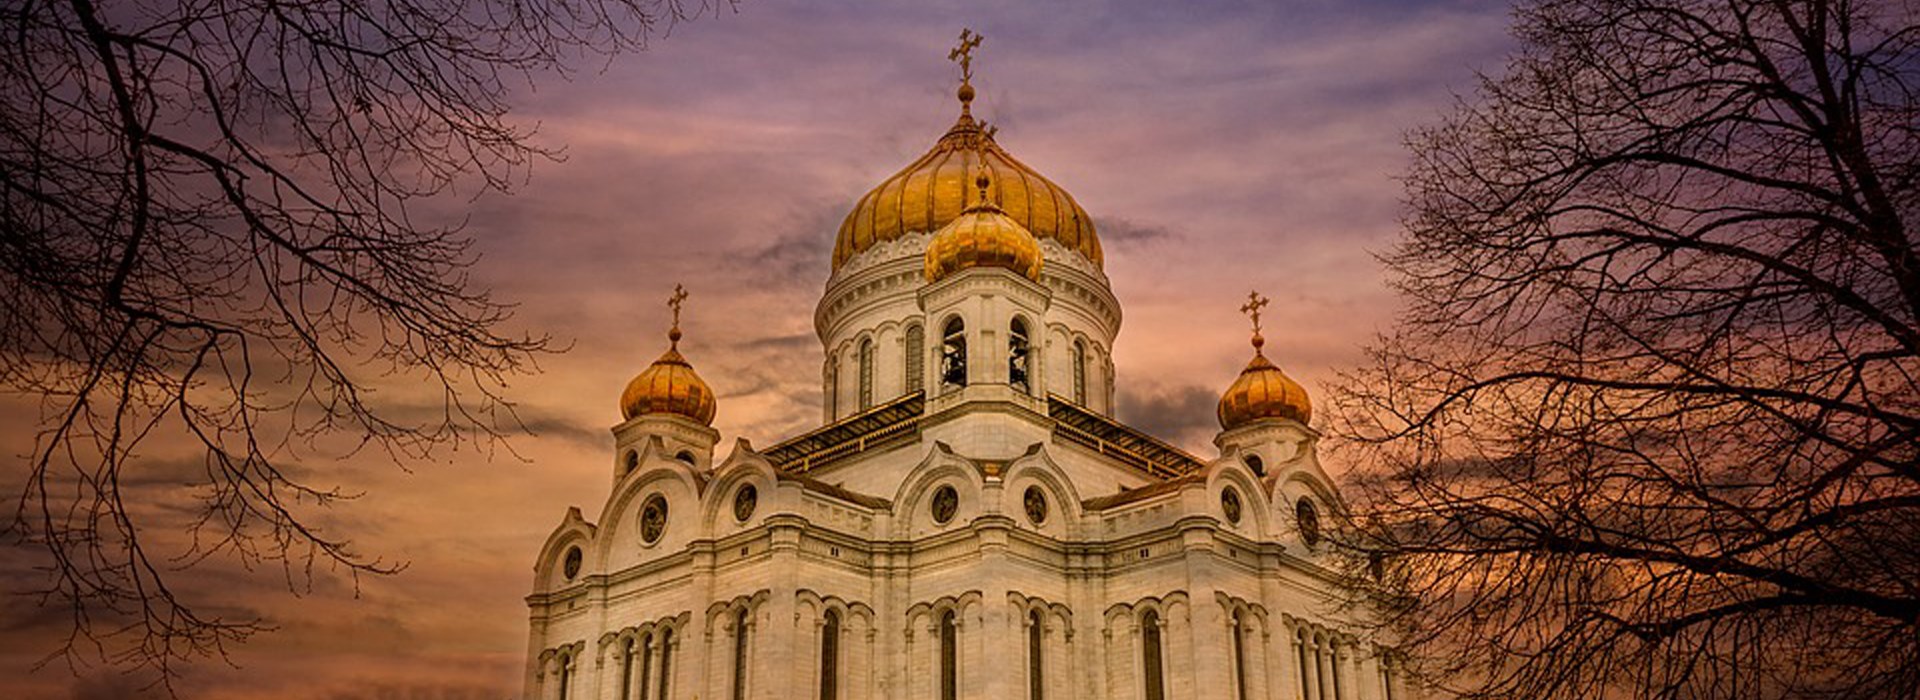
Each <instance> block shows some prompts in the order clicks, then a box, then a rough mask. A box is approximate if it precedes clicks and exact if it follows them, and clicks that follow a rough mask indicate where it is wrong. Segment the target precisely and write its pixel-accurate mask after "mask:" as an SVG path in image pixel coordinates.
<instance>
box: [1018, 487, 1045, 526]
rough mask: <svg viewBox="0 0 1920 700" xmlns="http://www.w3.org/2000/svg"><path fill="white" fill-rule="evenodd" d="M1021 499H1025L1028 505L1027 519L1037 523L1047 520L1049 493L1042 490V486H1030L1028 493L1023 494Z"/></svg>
mask: <svg viewBox="0 0 1920 700" xmlns="http://www.w3.org/2000/svg"><path fill="white" fill-rule="evenodd" d="M1021 500H1022V501H1024V502H1025V503H1026V506H1027V520H1030V521H1032V522H1033V524H1035V525H1040V524H1042V523H1045V522H1047V494H1046V493H1045V492H1043V491H1041V490H1040V487H1038V486H1028V487H1027V492H1026V494H1025V495H1023V496H1021Z"/></svg>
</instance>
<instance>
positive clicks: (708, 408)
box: [620, 329, 718, 425]
mask: <svg viewBox="0 0 1920 700" xmlns="http://www.w3.org/2000/svg"><path fill="white" fill-rule="evenodd" d="M672 337H673V339H674V340H676V341H677V340H679V339H680V338H679V331H678V330H677V329H676V330H675V331H674V334H673V336H672ZM717 408H718V406H717V404H716V402H715V401H714V398H713V389H712V388H711V387H708V386H707V383H706V381H705V380H702V379H701V378H700V375H699V374H696V373H695V372H694V371H693V365H690V364H687V358H685V357H682V356H681V355H680V350H679V348H678V343H676V344H675V347H672V348H669V349H668V350H667V352H666V354H664V355H661V356H660V359H658V360H654V361H653V364H651V365H648V366H647V368H646V369H644V370H641V372H640V374H639V376H636V377H634V378H633V381H630V382H627V389H626V391H623V392H620V415H621V416H623V417H625V418H626V419H628V420H632V419H633V418H634V417H635V416H640V415H646V414H651V413H672V414H677V415H681V416H685V417H687V418H692V419H694V420H696V421H700V424H701V425H713V414H714V411H715V410H716V409H717Z"/></svg>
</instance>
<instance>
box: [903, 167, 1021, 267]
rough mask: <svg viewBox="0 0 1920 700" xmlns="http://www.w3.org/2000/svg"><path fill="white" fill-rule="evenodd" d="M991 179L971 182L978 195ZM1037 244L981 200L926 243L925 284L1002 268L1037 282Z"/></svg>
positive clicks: (986, 178)
mask: <svg viewBox="0 0 1920 700" xmlns="http://www.w3.org/2000/svg"><path fill="white" fill-rule="evenodd" d="M990 181H991V178H988V177H987V175H986V173H981V174H980V177H979V178H978V179H977V180H975V183H976V184H977V185H978V186H979V188H980V190H981V191H982V192H985V191H986V190H987V187H988V186H989V185H990V184H991V183H990ZM1041 257H1042V256H1041V254H1040V241H1039V239H1036V238H1034V237H1033V233H1032V232H1031V231H1028V230H1027V228H1026V227H1025V226H1021V225H1020V222H1018V221H1014V220H1013V217H1010V216H1007V213H1006V212H1005V211H1003V210H1001V209H1000V207H997V206H994V205H993V204H992V203H991V202H989V201H987V200H986V199H985V198H984V197H983V198H981V199H980V200H979V201H977V202H976V203H975V204H974V205H973V206H970V207H967V210H966V211H964V212H961V213H960V216H958V217H955V218H954V220H952V221H949V222H947V225H945V226H942V227H940V230H939V231H938V232H936V233H934V234H933V240H931V241H928V242H927V254H926V261H927V263H926V264H927V268H926V269H927V281H928V282H938V281H940V280H941V279H944V278H946V276H947V275H951V274H953V273H955V272H959V271H961V270H965V269H968V268H973V267H1004V268H1007V269H1009V270H1013V271H1014V272H1018V273H1020V274H1022V275H1025V276H1026V278H1027V279H1030V280H1033V281H1035V282H1038V281H1040V263H1041Z"/></svg>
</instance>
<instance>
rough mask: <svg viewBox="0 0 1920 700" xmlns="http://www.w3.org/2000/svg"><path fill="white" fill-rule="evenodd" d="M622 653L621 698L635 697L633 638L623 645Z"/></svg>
mask: <svg viewBox="0 0 1920 700" xmlns="http://www.w3.org/2000/svg"><path fill="white" fill-rule="evenodd" d="M621 649H622V653H621V654H620V700H628V698H631V697H633V638H632V637H628V638H627V643H626V644H625V645H624V646H622V647H621Z"/></svg>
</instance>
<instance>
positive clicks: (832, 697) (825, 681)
mask: <svg viewBox="0 0 1920 700" xmlns="http://www.w3.org/2000/svg"><path fill="white" fill-rule="evenodd" d="M839 697H840V612H839V611H837V610H828V611H827V622H826V624H823V625H821V626H820V700H836V698H839Z"/></svg>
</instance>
